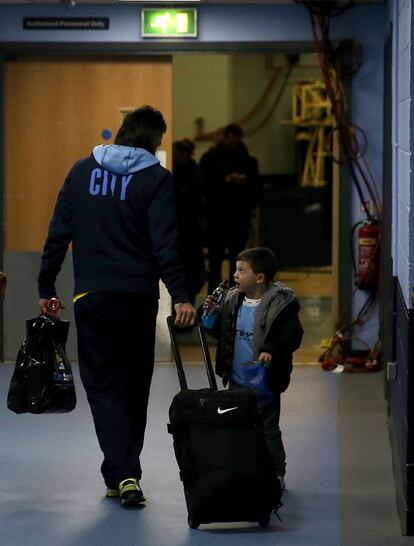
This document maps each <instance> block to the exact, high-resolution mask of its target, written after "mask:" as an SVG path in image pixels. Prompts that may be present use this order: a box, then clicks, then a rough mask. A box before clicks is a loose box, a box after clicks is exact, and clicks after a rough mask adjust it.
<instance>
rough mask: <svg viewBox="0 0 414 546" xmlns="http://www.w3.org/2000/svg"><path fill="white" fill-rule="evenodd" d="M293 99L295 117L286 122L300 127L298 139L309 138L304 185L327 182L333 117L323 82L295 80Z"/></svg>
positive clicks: (319, 184) (313, 185)
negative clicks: (326, 166) (328, 141)
mask: <svg viewBox="0 0 414 546" xmlns="http://www.w3.org/2000/svg"><path fill="white" fill-rule="evenodd" d="M292 100H293V102H292V119H291V120H288V121H286V122H284V123H285V124H288V125H294V126H295V127H297V132H296V140H298V141H304V142H307V148H306V154H305V161H304V165H303V171H302V173H301V186H303V187H309V186H312V187H321V186H325V185H326V184H327V181H326V180H325V159H326V156H327V144H326V135H327V132H328V130H329V129H330V128H331V127H333V124H334V118H333V115H332V106H331V102H330V100H329V98H328V97H327V94H326V89H325V84H324V82H323V81H320V80H312V81H308V82H301V83H298V84H295V85H294V88H293V97H292Z"/></svg>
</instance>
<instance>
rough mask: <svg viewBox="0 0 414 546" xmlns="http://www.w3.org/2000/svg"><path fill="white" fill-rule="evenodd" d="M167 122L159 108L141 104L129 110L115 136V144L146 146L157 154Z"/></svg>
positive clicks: (145, 147) (134, 146)
mask: <svg viewBox="0 0 414 546" xmlns="http://www.w3.org/2000/svg"><path fill="white" fill-rule="evenodd" d="M166 130H167V124H166V123H165V120H164V118H163V116H162V114H161V112H160V111H159V110H157V109H156V108H153V107H152V106H148V105H147V106H141V107H140V108H137V109H136V110H132V111H131V112H128V114H127V115H126V116H125V119H124V121H123V123H122V125H121V127H120V128H119V131H118V133H117V135H116V137H115V144H119V145H121V146H131V147H133V148H144V150H147V151H148V152H150V153H152V154H155V152H156V150H157V147H158V146H159V145H160V142H161V138H162V135H163V134H164V133H165V131H166Z"/></svg>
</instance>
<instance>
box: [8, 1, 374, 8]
mask: <svg viewBox="0 0 414 546" xmlns="http://www.w3.org/2000/svg"><path fill="white" fill-rule="evenodd" d="M302 1H303V0H199V1H197V0H195V1H194V0H0V4H62V5H65V6H67V7H70V6H71V5H72V6H74V5H86V4H118V5H122V4H124V5H128V4H133V3H135V4H148V3H151V4H154V5H156V4H166V3H168V2H173V3H174V4H179V3H184V2H185V3H193V4H199V5H200V4H297V3H301V2H302ZM381 2H385V0H354V4H378V3H381ZM348 3H349V0H337V4H338V5H345V4H348Z"/></svg>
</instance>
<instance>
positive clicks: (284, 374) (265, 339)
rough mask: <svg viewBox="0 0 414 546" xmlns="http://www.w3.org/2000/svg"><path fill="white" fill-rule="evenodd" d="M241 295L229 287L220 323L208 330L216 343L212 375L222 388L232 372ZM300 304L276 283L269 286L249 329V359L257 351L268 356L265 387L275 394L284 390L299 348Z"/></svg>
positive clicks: (289, 292)
mask: <svg viewBox="0 0 414 546" xmlns="http://www.w3.org/2000/svg"><path fill="white" fill-rule="evenodd" d="M244 296H245V294H242V293H239V291H238V290H237V289H236V288H231V289H230V290H229V292H228V294H227V296H226V300H225V302H224V305H223V308H222V310H221V312H220V317H219V318H220V320H218V321H216V324H215V325H214V329H213V330H212V331H209V333H211V335H213V337H218V339H219V342H218V346H217V354H216V373H217V375H219V376H221V377H222V378H223V383H224V385H226V384H227V383H228V381H229V378H230V376H231V372H232V364H233V358H234V339H235V333H236V321H237V313H238V310H239V308H240V306H241V305H242V303H243V299H244ZM299 310H300V305H299V302H298V300H297V299H296V297H295V294H294V293H293V291H292V290H291V289H290V288H288V287H286V286H284V285H283V284H282V283H279V282H276V283H274V284H271V285H270V286H269V288H268V289H267V291H266V292H265V293H264V294H263V297H262V299H261V302H260V303H259V305H258V307H257V310H256V316H255V322H254V328H253V360H257V358H258V356H259V354H260V353H261V352H267V353H270V354H271V355H272V363H271V365H270V367H269V369H268V376H267V377H268V384H269V387H270V389H271V390H272V391H273V392H274V393H275V394H278V393H281V392H283V391H285V390H286V389H287V387H288V385H289V381H290V374H291V372H292V353H293V351H295V350H296V349H298V347H299V346H300V343H301V341H302V336H303V329H302V325H301V323H300V320H299V316H298V313H299Z"/></svg>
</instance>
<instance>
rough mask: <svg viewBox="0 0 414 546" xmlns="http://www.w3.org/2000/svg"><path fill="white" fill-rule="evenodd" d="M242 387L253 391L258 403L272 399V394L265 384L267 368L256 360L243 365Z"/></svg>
mask: <svg viewBox="0 0 414 546" xmlns="http://www.w3.org/2000/svg"><path fill="white" fill-rule="evenodd" d="M242 366H243V375H244V383H243V386H244V387H248V388H249V389H253V390H254V391H255V392H256V394H257V396H258V399H259V401H260V402H266V401H270V400H272V399H273V393H272V391H271V390H270V389H269V386H268V384H267V373H266V369H267V366H266V365H265V364H264V363H263V362H258V361H257V360H254V361H251V362H245V363H243V365H242Z"/></svg>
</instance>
